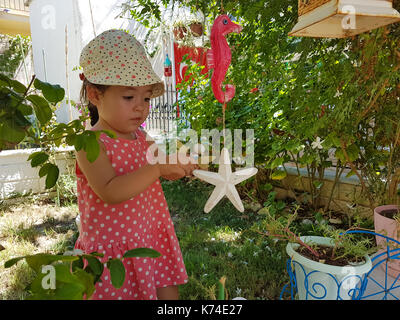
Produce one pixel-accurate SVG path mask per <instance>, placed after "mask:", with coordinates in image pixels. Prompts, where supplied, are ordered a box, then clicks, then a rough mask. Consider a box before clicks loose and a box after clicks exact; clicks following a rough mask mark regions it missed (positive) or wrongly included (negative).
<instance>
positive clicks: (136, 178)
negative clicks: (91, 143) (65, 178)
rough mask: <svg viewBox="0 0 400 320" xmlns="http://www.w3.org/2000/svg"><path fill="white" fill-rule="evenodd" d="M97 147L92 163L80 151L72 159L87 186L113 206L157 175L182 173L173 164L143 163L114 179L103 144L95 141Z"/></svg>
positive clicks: (143, 188)
mask: <svg viewBox="0 0 400 320" xmlns="http://www.w3.org/2000/svg"><path fill="white" fill-rule="evenodd" d="M99 144H100V146H101V147H100V154H99V156H98V158H97V159H96V160H95V161H94V162H93V163H90V162H89V161H88V160H87V159H86V152H85V151H84V150H81V151H79V152H76V160H77V162H78V165H79V168H80V169H81V171H82V172H83V174H84V175H85V177H86V179H87V180H88V183H89V185H90V187H91V188H92V189H93V191H94V192H95V193H96V194H97V196H98V197H99V198H100V199H101V200H103V201H104V202H106V203H110V204H116V203H120V202H123V201H126V200H129V199H131V198H133V197H135V196H136V195H138V194H140V193H141V192H143V191H144V190H146V189H147V188H148V187H149V186H150V185H151V184H152V183H153V182H154V181H156V180H157V179H158V178H159V177H160V176H161V175H168V174H172V175H180V176H184V175H185V171H184V170H183V169H182V168H180V167H179V166H176V165H175V166H174V165H159V164H155V165H150V164H147V165H145V166H143V167H141V168H139V169H138V170H136V171H133V172H130V173H127V174H125V175H121V176H117V175H116V173H115V171H114V168H113V167H112V166H111V163H110V160H109V159H108V157H107V153H106V149H105V147H104V145H103V143H102V142H101V141H99Z"/></svg>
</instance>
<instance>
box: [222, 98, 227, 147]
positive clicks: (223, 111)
mask: <svg viewBox="0 0 400 320" xmlns="http://www.w3.org/2000/svg"><path fill="white" fill-rule="evenodd" d="M225 110H226V102H224V105H223V106H222V130H223V131H222V132H223V134H224V147H225V143H226V132H225V129H226V116H225Z"/></svg>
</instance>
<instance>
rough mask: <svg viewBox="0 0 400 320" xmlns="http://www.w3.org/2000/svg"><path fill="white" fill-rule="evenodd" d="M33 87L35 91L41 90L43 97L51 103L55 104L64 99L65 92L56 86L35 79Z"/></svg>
mask: <svg viewBox="0 0 400 320" xmlns="http://www.w3.org/2000/svg"><path fill="white" fill-rule="evenodd" d="M33 85H34V86H35V88H36V89H39V90H42V93H43V96H44V97H45V98H46V99H47V101H50V102H51V103H57V102H60V101H62V100H63V99H64V96H65V90H64V89H63V88H61V87H60V86H59V85H58V84H56V85H52V84H50V83H47V82H43V81H40V80H39V79H37V78H36V79H35V81H34V83H33Z"/></svg>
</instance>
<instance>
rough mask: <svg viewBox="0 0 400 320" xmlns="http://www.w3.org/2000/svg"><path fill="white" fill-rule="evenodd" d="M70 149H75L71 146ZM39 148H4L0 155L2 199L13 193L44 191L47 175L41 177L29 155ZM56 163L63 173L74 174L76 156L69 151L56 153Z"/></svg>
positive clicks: (0, 192)
mask: <svg viewBox="0 0 400 320" xmlns="http://www.w3.org/2000/svg"><path fill="white" fill-rule="evenodd" d="M68 150H73V149H72V148H69V149H68ZM35 151H39V149H23V150H5V151H4V150H3V151H1V155H0V199H6V198H8V197H10V196H12V195H13V194H16V193H19V194H27V193H29V192H32V193H33V194H36V193H41V192H44V191H45V190H46V189H45V177H43V178H40V177H39V169H38V168H32V167H31V163H30V161H27V160H28V157H29V156H30V155H31V154H32V153H33V152H35ZM56 164H57V165H58V167H59V169H60V175H61V174H67V173H70V174H73V173H74V171H73V170H74V169H75V167H74V166H75V158H74V157H73V156H72V155H71V154H69V153H68V152H64V151H61V152H59V153H57V155H56Z"/></svg>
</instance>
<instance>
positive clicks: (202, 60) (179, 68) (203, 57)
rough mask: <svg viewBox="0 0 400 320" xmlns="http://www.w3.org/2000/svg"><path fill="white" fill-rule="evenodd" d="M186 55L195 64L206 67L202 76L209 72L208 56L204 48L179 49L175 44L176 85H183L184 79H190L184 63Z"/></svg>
mask: <svg viewBox="0 0 400 320" xmlns="http://www.w3.org/2000/svg"><path fill="white" fill-rule="evenodd" d="M185 54H188V58H189V59H190V60H192V61H193V62H196V63H198V64H200V65H202V66H204V67H205V68H204V69H203V70H202V72H201V74H206V73H207V72H208V67H207V54H206V51H205V50H204V48H192V47H184V46H182V47H179V46H178V44H176V43H174V55H175V80H176V84H178V83H181V82H182V80H183V79H185V80H188V79H189V78H190V74H186V70H187V68H188V67H187V65H186V64H185V63H182V58H183V56H184V55H185ZM192 85H193V83H192Z"/></svg>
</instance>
